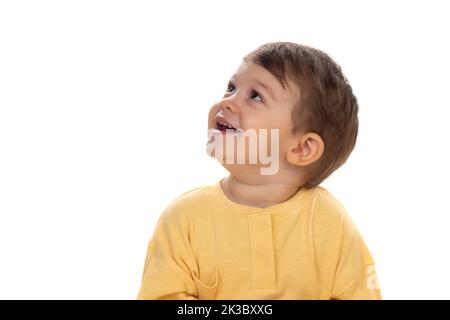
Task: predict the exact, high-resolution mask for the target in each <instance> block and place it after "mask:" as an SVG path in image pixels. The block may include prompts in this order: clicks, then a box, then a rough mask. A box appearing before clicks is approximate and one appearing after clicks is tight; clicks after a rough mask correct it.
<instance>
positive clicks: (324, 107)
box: [243, 42, 358, 187]
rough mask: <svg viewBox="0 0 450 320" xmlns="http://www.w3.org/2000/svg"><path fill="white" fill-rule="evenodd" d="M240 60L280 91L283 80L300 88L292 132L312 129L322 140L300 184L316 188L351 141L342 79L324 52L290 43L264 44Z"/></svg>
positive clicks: (354, 124) (351, 113)
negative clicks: (257, 68)
mask: <svg viewBox="0 0 450 320" xmlns="http://www.w3.org/2000/svg"><path fill="white" fill-rule="evenodd" d="M243 59H244V61H246V62H252V63H255V64H258V65H260V66H262V67H264V68H265V69H266V70H268V71H269V72H270V73H272V74H273V75H274V76H275V77H276V78H277V79H278V81H279V82H280V83H281V85H282V86H283V88H284V89H286V86H288V79H290V80H291V81H293V82H294V84H296V85H297V86H298V88H299V89H300V93H301V95H300V96H301V97H300V101H299V103H298V104H297V105H296V106H295V107H294V109H293V112H292V120H293V129H292V133H293V134H295V133H297V132H300V131H303V132H315V133H317V134H318V135H320V137H321V138H322V140H323V142H324V144H325V149H324V152H323V154H322V157H321V158H320V159H319V160H318V161H316V162H315V163H313V164H311V165H310V166H309V167H308V172H309V179H308V181H307V183H306V184H305V185H304V186H306V187H313V186H317V185H318V184H320V183H321V182H322V181H323V180H325V179H326V178H327V177H328V176H329V175H331V174H332V173H333V171H335V170H336V169H337V168H339V167H340V166H341V165H342V164H344V163H345V161H346V160H347V158H348V157H349V155H350V153H351V152H352V150H353V148H354V146H355V144H356V137H357V135H358V103H357V99H356V97H355V96H354V94H353V90H352V88H351V86H350V84H349V83H348V80H347V78H346V77H345V76H344V75H343V73H342V70H341V68H340V66H339V65H338V64H337V63H336V62H335V61H334V60H333V59H332V58H331V57H330V56H328V55H327V54H326V53H324V52H322V51H320V50H318V49H315V48H312V47H308V46H305V45H301V44H297V43H293V42H270V43H266V44H264V45H262V46H260V47H258V48H257V49H256V50H254V51H252V52H250V53H249V54H248V55H246V56H245V57H244V58H243Z"/></svg>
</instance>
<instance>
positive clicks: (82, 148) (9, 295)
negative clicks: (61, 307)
mask: <svg viewBox="0 0 450 320" xmlns="http://www.w3.org/2000/svg"><path fill="white" fill-rule="evenodd" d="M311 3H312V1H311V2H310V1H308V2H301V1H279V0H277V1H230V0H229V1H223V2H217V1H192V0H191V1H160V2H154V1H110V0H109V1H18V0H17V1H2V2H0V298H3V299H16V298H22V299H135V297H136V296H137V292H138V290H139V287H140V280H141V276H142V271H143V264H144V258H145V253H146V249H147V242H148V240H149V239H150V236H151V235H152V233H153V231H154V226H155V223H156V220H157V218H158V217H159V215H160V214H161V212H162V210H163V209H164V208H165V207H166V205H167V204H168V202H169V201H171V200H172V199H174V198H175V197H177V196H178V195H179V194H180V193H182V192H185V191H187V190H189V189H192V188H195V187H197V186H200V185H203V184H207V183H214V182H216V181H217V180H218V179H220V178H221V177H223V176H225V175H226V174H227V172H226V171H225V170H224V169H223V168H222V167H221V166H220V164H219V163H217V162H216V161H215V160H213V159H211V158H209V157H208V156H207V155H206V151H205V143H206V128H207V123H206V120H207V113H208V110H209V107H210V106H211V104H212V103H214V102H215V101H217V100H218V99H220V97H221V96H222V94H223V90H224V89H225V85H226V83H227V81H228V78H229V77H230V76H231V75H232V73H233V72H234V71H235V69H236V68H237V66H238V65H239V63H240V60H241V58H242V57H243V56H244V55H245V54H247V53H248V52H250V51H251V50H254V49H255V48H256V47H257V46H259V45H261V44H263V43H265V42H270V41H293V42H298V43H303V44H306V45H310V46H314V47H317V48H319V49H322V50H324V51H325V52H327V53H329V54H330V55H331V56H332V57H333V58H334V59H335V60H336V61H337V62H338V63H339V64H340V65H341V67H342V69H343V71H344V73H345V74H346V76H347V77H348V79H349V81H350V83H351V85H352V87H353V89H354V91H355V94H356V95H357V97H358V100H359V103H360V134H359V138H358V144H357V147H356V148H355V150H354V152H353V154H352V156H351V157H350V159H349V160H348V162H347V163H346V164H345V165H344V166H343V167H342V168H341V169H339V170H338V171H336V172H335V173H334V174H333V175H332V176H331V177H330V178H329V179H328V180H327V181H326V182H325V183H323V186H324V187H326V188H328V189H329V190H330V191H331V192H332V193H333V194H334V195H335V196H336V197H337V198H338V199H339V200H340V201H341V202H342V203H343V204H344V206H345V207H346V208H347V209H348V211H349V213H350V215H351V216H352V217H353V220H354V221H355V223H356V225H357V226H358V228H359V229H360V231H361V233H362V235H363V237H364V239H365V240H366V242H367V244H368V246H369V248H370V250H371V252H372V255H373V256H374V258H375V261H376V264H377V272H378V277H379V281H380V286H381V289H382V294H383V297H384V298H385V299H432V298H437V299H444V298H447V299H448V298H450V293H449V290H448V288H449V285H450V272H449V270H450V259H449V253H448V252H449V250H448V246H449V244H450V231H449V227H450V223H449V222H450V210H449V204H448V198H449V195H448V189H449V188H448V181H449V180H450V174H449V170H448V163H449V162H450V156H449V152H448V150H447V148H448V145H449V144H448V142H447V140H448V138H449V137H450V135H449V125H448V119H447V118H448V117H447V116H448V115H449V108H450V105H449V104H450V103H449V98H448V92H449V91H448V90H449V88H448V86H449V72H450V63H449V56H450V48H449V45H448V43H449V42H448V39H449V36H448V33H449V32H448V30H450V23H449V22H448V21H449V20H448V12H449V10H448V8H447V7H446V6H445V3H446V2H445V1H422V2H417V1H376V2H375V1H371V2H368V1H330V2H323V1H314V4H311Z"/></svg>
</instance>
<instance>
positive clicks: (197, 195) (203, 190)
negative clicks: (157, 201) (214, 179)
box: [160, 185, 211, 224]
mask: <svg viewBox="0 0 450 320" xmlns="http://www.w3.org/2000/svg"><path fill="white" fill-rule="evenodd" d="M210 188H211V185H203V186H199V187H196V188H192V189H189V190H187V191H185V192H183V193H181V194H180V195H178V196H177V197H175V198H174V199H173V200H171V201H170V202H169V204H168V205H167V206H166V208H165V209H164V211H163V213H162V214H161V217H160V220H165V221H167V222H169V223H171V224H173V223H176V224H179V223H183V222H184V223H187V221H188V220H189V219H190V216H191V215H192V214H193V213H194V212H197V211H198V209H201V208H204V207H205V202H206V200H207V198H208V191H209V190H210Z"/></svg>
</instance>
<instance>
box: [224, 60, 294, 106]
mask: <svg viewBox="0 0 450 320" xmlns="http://www.w3.org/2000/svg"><path fill="white" fill-rule="evenodd" d="M232 79H238V80H240V81H241V80H242V81H251V82H258V81H259V82H262V83H263V84H264V85H266V86H267V87H269V88H270V89H271V90H272V92H273V95H274V96H275V99H276V100H278V101H285V100H288V101H292V100H295V99H297V97H298V96H299V94H300V92H299V89H298V88H297V86H295V85H294V84H293V83H292V81H291V80H290V79H288V85H287V86H286V87H285V88H283V86H282V85H281V83H280V82H279V81H278V79H277V78H276V77H275V76H274V75H273V74H272V73H270V72H269V71H268V70H267V69H265V68H264V67H262V66H260V65H257V64H255V63H252V62H246V61H242V63H241V64H240V65H239V67H238V68H237V70H236V72H235V73H234V74H233V76H232Z"/></svg>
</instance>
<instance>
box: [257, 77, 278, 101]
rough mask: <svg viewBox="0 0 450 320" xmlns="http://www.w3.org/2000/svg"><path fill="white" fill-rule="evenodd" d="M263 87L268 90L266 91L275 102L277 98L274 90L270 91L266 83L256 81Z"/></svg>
mask: <svg viewBox="0 0 450 320" xmlns="http://www.w3.org/2000/svg"><path fill="white" fill-rule="evenodd" d="M255 81H256V82H257V83H258V84H259V85H260V86H261V87H263V88H264V89H266V91H267V92H268V93H269V94H270V96H271V97H272V99H273V100H275V97H274V95H273V92H272V89H270V87H268V86H266V85H265V84H264V83H262V82H261V81H258V80H255Z"/></svg>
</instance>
